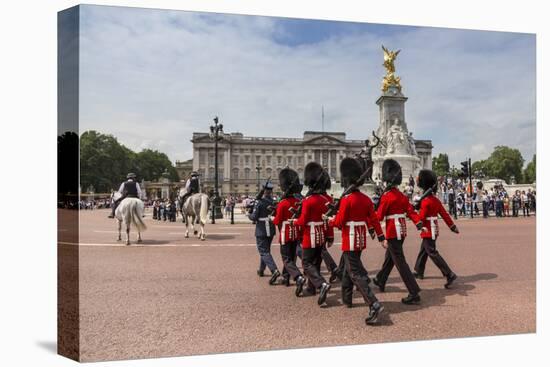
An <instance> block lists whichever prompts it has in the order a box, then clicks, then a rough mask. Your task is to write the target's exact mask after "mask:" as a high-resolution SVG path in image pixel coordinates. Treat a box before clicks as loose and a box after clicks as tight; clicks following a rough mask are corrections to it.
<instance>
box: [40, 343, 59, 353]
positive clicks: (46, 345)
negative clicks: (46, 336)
mask: <svg viewBox="0 0 550 367" xmlns="http://www.w3.org/2000/svg"><path fill="white" fill-rule="evenodd" d="M36 345H38V346H39V347H40V348H42V349H45V350H47V351H48V352H50V353H54V354H57V343H56V342H54V341H51V340H48V341H44V340H40V341H37V342H36Z"/></svg>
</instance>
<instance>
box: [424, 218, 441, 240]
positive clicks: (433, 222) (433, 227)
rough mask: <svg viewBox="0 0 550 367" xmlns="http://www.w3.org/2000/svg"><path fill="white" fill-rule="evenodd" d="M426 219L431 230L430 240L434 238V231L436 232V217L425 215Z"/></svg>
mask: <svg viewBox="0 0 550 367" xmlns="http://www.w3.org/2000/svg"><path fill="white" fill-rule="evenodd" d="M426 219H427V220H429V221H430V229H431V232H432V240H435V232H436V229H437V222H436V221H437V219H438V218H437V217H426Z"/></svg>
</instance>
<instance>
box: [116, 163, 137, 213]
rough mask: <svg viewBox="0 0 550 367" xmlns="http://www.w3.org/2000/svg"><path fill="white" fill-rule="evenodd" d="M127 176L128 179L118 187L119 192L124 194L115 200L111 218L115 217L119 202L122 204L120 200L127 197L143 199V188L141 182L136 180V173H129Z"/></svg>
mask: <svg viewBox="0 0 550 367" xmlns="http://www.w3.org/2000/svg"><path fill="white" fill-rule="evenodd" d="M126 178H127V179H128V180H127V181H124V182H123V183H122V184H121V185H120V188H119V189H118V192H119V193H120V194H122V196H121V197H120V198H118V199H117V200H115V201H114V202H113V204H112V211H111V214H110V215H109V218H114V217H115V210H116V208H117V207H118V204H120V202H121V201H122V200H124V199H125V198H138V199H141V188H140V187H139V183H137V182H136V174H135V173H128V175H126Z"/></svg>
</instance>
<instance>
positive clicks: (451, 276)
mask: <svg viewBox="0 0 550 367" xmlns="http://www.w3.org/2000/svg"><path fill="white" fill-rule="evenodd" d="M418 186H419V187H421V188H422V189H423V190H424V192H427V191H428V190H430V189H431V191H430V193H427V196H426V197H424V198H423V199H422V200H421V201H420V212H419V217H420V219H421V220H422V224H423V228H422V232H421V233H420V237H421V238H422V244H421V246H420V252H419V254H418V257H417V259H416V264H415V266H414V270H415V273H414V276H415V277H416V278H418V279H423V278H424V270H425V268H426V261H427V260H428V257H430V259H432V261H433V263H434V264H435V265H436V266H437V267H438V268H439V270H440V271H441V273H442V274H443V276H444V277H445V278H447V283H445V288H447V289H448V288H449V287H450V286H451V284H452V283H453V282H454V281H455V280H456V278H457V276H456V274H455V273H454V272H453V271H452V270H451V269H450V267H449V265H448V264H447V262H446V261H445V259H443V257H442V256H441V255H440V254H439V252H438V251H437V249H436V241H437V237H439V225H438V215H440V216H441V218H443V221H444V222H445V224H447V226H448V227H449V228H450V229H451V231H453V232H454V233H457V234H458V228H457V226H456V224H454V222H453V220H452V219H451V216H450V215H449V213H447V211H446V210H445V208H444V207H443V205H442V204H441V201H439V199H438V198H437V197H436V196H435V195H434V194H435V193H436V192H437V177H436V175H435V173H434V172H433V171H431V170H426V169H423V170H421V171H420V172H419V173H418Z"/></svg>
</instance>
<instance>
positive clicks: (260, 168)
mask: <svg viewBox="0 0 550 367" xmlns="http://www.w3.org/2000/svg"><path fill="white" fill-rule="evenodd" d="M261 170H262V167H260V166H256V180H257V185H258V190H257V191H258V192H260V171H261Z"/></svg>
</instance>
